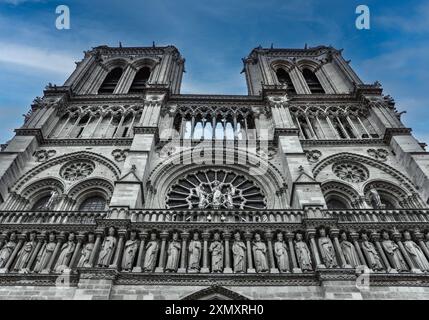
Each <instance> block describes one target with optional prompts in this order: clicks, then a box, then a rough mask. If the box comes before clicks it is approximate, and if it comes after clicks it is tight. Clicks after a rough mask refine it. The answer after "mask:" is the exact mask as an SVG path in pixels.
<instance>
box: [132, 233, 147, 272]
mask: <svg viewBox="0 0 429 320" xmlns="http://www.w3.org/2000/svg"><path fill="white" fill-rule="evenodd" d="M139 235H140V247H139V253H138V256H137V264H136V266H135V267H134V268H133V272H142V271H143V257H144V249H145V246H146V238H147V236H148V234H147V232H140V234H139Z"/></svg>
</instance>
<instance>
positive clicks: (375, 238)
mask: <svg viewBox="0 0 429 320" xmlns="http://www.w3.org/2000/svg"><path fill="white" fill-rule="evenodd" d="M371 239H373V241H374V243H375V246H376V247H377V250H378V253H379V254H380V256H381V259H382V260H383V263H384V265H385V267H386V271H387V272H389V273H397V271H396V269H395V268H392V267H391V266H390V263H389V260H388V259H387V257H386V254H385V253H384V250H383V248H382V247H381V244H380V234H379V233H378V232H375V231H374V232H372V233H371Z"/></svg>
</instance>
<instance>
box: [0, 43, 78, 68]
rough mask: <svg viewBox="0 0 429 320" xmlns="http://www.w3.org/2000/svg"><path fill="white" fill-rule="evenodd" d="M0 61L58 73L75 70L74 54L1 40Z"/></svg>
mask: <svg viewBox="0 0 429 320" xmlns="http://www.w3.org/2000/svg"><path fill="white" fill-rule="evenodd" d="M0 47H1V48H2V50H1V51H0V62H3V63H8V64H15V65H19V66H24V67H28V68H32V69H38V70H42V71H45V72H50V73H57V74H70V73H71V72H72V71H73V70H74V66H73V61H74V58H73V56H71V55H69V54H67V53H63V52H58V51H52V50H48V49H41V48H37V47H31V46H26V45H21V44H11V43H5V42H0Z"/></svg>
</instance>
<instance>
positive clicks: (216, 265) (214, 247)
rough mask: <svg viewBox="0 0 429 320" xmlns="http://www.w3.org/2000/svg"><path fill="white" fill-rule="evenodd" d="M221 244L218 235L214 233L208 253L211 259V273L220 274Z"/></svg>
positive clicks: (221, 266) (221, 262)
mask: <svg viewBox="0 0 429 320" xmlns="http://www.w3.org/2000/svg"><path fill="white" fill-rule="evenodd" d="M223 250H224V249H223V244H222V242H221V241H220V234H219V233H218V232H216V233H215V234H214V235H213V242H212V243H211V244H210V247H209V251H210V252H211V257H212V272H214V273H216V272H222V270H223Z"/></svg>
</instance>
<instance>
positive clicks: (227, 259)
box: [223, 231, 232, 273]
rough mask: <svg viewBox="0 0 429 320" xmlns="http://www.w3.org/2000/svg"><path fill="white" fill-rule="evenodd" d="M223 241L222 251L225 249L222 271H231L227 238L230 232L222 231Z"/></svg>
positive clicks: (228, 238) (229, 236) (229, 237)
mask: <svg viewBox="0 0 429 320" xmlns="http://www.w3.org/2000/svg"><path fill="white" fill-rule="evenodd" d="M223 239H224V241H225V243H224V251H225V268H224V269H223V273H232V268H231V248H230V247H229V240H230V239H231V233H229V232H228V231H225V232H224V233H223Z"/></svg>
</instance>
